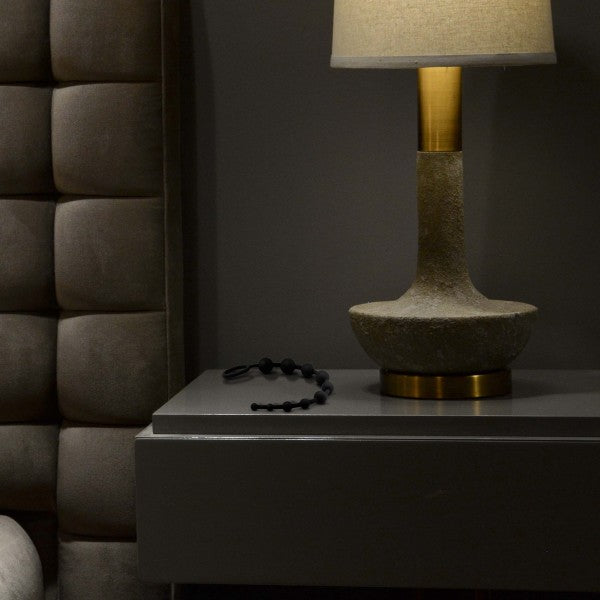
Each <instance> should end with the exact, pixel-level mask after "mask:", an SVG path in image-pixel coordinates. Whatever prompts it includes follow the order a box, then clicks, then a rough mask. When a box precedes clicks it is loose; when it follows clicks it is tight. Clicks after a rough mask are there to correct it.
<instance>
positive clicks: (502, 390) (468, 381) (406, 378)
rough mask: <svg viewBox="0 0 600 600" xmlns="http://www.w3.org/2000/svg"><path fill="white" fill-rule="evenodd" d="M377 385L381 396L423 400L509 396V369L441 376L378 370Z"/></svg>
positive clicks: (510, 387) (510, 380)
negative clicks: (378, 383)
mask: <svg viewBox="0 0 600 600" xmlns="http://www.w3.org/2000/svg"><path fill="white" fill-rule="evenodd" d="M380 383H381V393H382V394H383V395H384V396H393V397H396V398H414V399H423V400H426V399H428V400H461V399H463V400H464V399H475V398H491V397H495V396H505V395H507V394H510V392H511V389H512V378H511V372H510V370H509V369H501V370H498V371H491V372H487V373H466V374H441V375H436V374H429V373H428V374H418V373H401V372H399V371H392V370H390V369H381V371H380Z"/></svg>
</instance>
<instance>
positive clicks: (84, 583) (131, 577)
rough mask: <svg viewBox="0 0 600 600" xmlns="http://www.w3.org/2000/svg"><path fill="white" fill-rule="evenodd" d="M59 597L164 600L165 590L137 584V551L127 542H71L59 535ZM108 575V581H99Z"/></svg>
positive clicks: (99, 540)
mask: <svg viewBox="0 0 600 600" xmlns="http://www.w3.org/2000/svg"><path fill="white" fill-rule="evenodd" d="M59 565H60V574H61V597H60V600H63V598H77V599H78V600H82V599H83V598H85V599H86V600H87V599H88V598H99V599H100V598H102V599H105V600H107V599H109V598H110V599H111V600H112V599H113V598H123V600H167V599H168V598H169V597H170V596H169V590H168V588H166V587H164V586H155V585H143V584H141V585H140V584H139V583H137V580H136V572H137V547H136V544H135V543H134V542H131V541H127V540H114V541H106V540H101V539H92V538H89V539H83V538H74V537H71V536H67V535H61V539H60V546H59ZM98 573H107V574H108V576H107V577H98Z"/></svg>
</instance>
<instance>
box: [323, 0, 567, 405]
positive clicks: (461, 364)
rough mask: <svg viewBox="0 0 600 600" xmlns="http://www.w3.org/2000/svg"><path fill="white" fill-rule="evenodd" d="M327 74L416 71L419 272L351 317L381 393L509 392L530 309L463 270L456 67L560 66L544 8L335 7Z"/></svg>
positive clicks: (369, 2) (481, 4) (537, 2)
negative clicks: (493, 295) (396, 295)
mask: <svg viewBox="0 0 600 600" xmlns="http://www.w3.org/2000/svg"><path fill="white" fill-rule="evenodd" d="M334 6H335V8H334V24H333V50H332V57H331V66H332V67H341V68H375V69H402V68H416V69H418V90H419V151H418V153H417V197H418V213H419V249H418V260H417V273H416V277H415V280H414V282H413V284H412V286H411V287H410V288H409V290H408V291H407V292H406V293H405V294H404V295H403V296H402V297H401V298H400V299H398V300H393V301H386V302H370V303H367V304H361V305H359V306H354V307H352V308H351V309H350V320H351V323H352V328H353V330H354V333H355V335H356V337H357V338H358V340H359V342H360V344H361V345H362V347H363V348H364V349H365V351H366V352H367V354H368V355H369V356H370V357H371V358H372V359H373V360H374V361H375V362H376V363H377V364H378V365H379V366H380V367H381V392H382V393H383V394H385V395H391V396H401V397H409V398H440V399H442V398H481V397H487V396H501V395H504V394H508V393H510V391H511V375H510V370H509V368H508V365H509V364H510V363H511V362H512V361H513V360H514V359H515V358H516V356H517V355H518V354H519V352H521V350H522V349H523V348H524V346H525V344H526V343H527V340H528V339H529V336H530V333H531V328H532V324H533V321H534V320H535V317H536V313H537V309H536V308H535V307H534V306H531V305H529V304H523V303H520V302H510V301H501V300H489V299H488V298H486V297H485V296H483V295H482V294H481V293H479V292H478V291H477V290H476V289H475V287H474V286H473V284H472V282H471V279H470V277H469V273H468V270H467V263H466V257H465V243H464V223H463V221H464V218H463V158H462V135H461V76H462V67H463V66H476V65H481V66H490V65H500V66H507V65H528V64H542V63H554V62H556V54H555V51H554V37H553V32H552V9H551V6H550V0H335V5H334Z"/></svg>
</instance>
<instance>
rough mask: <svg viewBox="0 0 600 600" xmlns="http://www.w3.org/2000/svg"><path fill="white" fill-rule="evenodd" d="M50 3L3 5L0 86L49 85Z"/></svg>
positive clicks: (24, 0) (13, 0) (26, 0)
mask: <svg viewBox="0 0 600 600" xmlns="http://www.w3.org/2000/svg"><path fill="white" fill-rule="evenodd" d="M49 5H50V0H3V1H2V2H0V82H4V81H9V82H14V81H44V82H45V81H49V80H50V79H51V72H50V43H49V25H48V19H49Z"/></svg>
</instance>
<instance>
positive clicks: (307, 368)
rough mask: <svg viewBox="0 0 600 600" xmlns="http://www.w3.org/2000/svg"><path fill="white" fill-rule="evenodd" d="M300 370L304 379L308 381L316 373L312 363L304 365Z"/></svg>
mask: <svg viewBox="0 0 600 600" xmlns="http://www.w3.org/2000/svg"><path fill="white" fill-rule="evenodd" d="M300 370H301V371H302V377H306V378H307V379H308V378H309V377H312V376H313V374H314V372H315V368H314V367H313V366H312V365H311V364H310V363H305V364H303V365H302V366H301V367H300Z"/></svg>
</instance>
